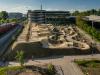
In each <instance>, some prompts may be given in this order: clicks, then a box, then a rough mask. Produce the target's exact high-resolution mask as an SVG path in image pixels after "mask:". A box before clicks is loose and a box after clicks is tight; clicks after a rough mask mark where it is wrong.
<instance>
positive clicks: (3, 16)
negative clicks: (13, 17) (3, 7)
mask: <svg viewBox="0 0 100 75" xmlns="http://www.w3.org/2000/svg"><path fill="white" fill-rule="evenodd" d="M0 17H1V18H2V19H4V20H5V19H7V18H8V13H7V12H6V11H2V12H1V13H0Z"/></svg>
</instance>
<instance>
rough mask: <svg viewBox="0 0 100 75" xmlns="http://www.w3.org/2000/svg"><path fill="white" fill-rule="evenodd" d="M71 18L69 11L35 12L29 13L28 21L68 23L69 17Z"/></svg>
mask: <svg viewBox="0 0 100 75" xmlns="http://www.w3.org/2000/svg"><path fill="white" fill-rule="evenodd" d="M68 16H70V13H69V11H46V10H34V11H31V10H29V11H28V20H29V21H30V22H36V23H46V24H50V23H61V24H63V23H66V20H67V17H68Z"/></svg>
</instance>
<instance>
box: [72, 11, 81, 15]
mask: <svg viewBox="0 0 100 75" xmlns="http://www.w3.org/2000/svg"><path fill="white" fill-rule="evenodd" d="M79 13H80V12H79V11H74V12H73V13H72V15H73V16H78V15H79Z"/></svg>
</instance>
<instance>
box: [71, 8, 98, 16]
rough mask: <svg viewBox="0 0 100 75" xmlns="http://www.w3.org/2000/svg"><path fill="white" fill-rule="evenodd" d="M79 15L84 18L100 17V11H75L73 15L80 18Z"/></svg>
mask: <svg viewBox="0 0 100 75" xmlns="http://www.w3.org/2000/svg"><path fill="white" fill-rule="evenodd" d="M78 15H83V16H89V15H98V16H100V9H97V10H96V9H91V10H87V11H81V12H80V11H78V10H76V11H74V12H73V13H72V16H78Z"/></svg>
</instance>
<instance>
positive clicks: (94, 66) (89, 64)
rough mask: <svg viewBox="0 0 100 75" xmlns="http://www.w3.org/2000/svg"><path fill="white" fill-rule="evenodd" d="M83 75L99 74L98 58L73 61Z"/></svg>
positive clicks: (99, 63) (99, 64) (99, 62)
mask: <svg viewBox="0 0 100 75" xmlns="http://www.w3.org/2000/svg"><path fill="white" fill-rule="evenodd" d="M75 63H77V64H78V65H79V66H80V68H81V69H82V71H83V72H84V74H85V75H100V60H80V61H75Z"/></svg>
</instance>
